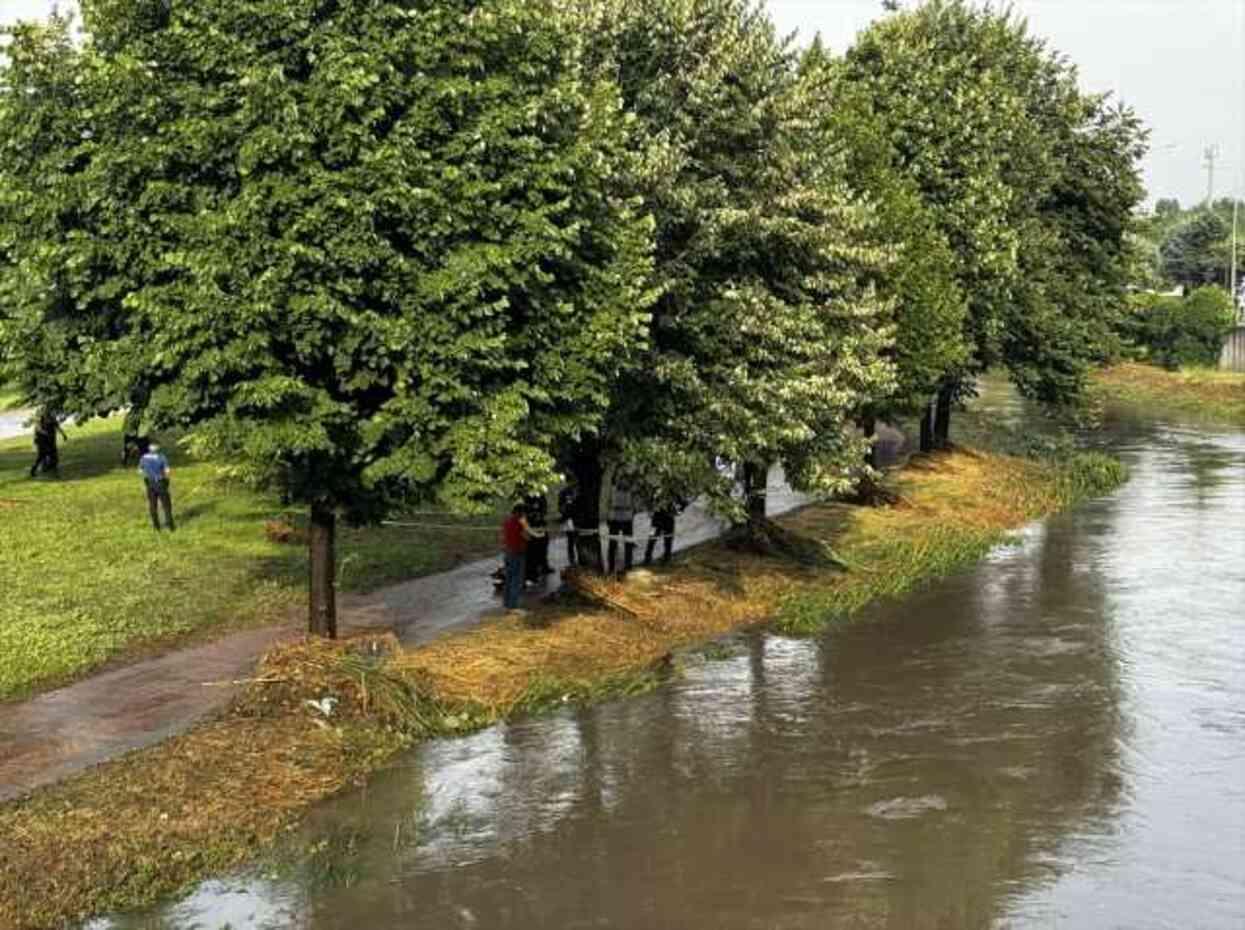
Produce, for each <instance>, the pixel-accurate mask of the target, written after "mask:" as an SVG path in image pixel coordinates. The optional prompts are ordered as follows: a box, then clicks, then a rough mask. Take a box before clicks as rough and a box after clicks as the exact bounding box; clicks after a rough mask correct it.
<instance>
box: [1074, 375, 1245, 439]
mask: <svg viewBox="0 0 1245 930" xmlns="http://www.w3.org/2000/svg"><path fill="white" fill-rule="evenodd" d="M1094 392H1095V394H1096V395H1097V396H1098V397H1100V398H1102V399H1103V400H1106V401H1109V402H1111V403H1114V404H1122V405H1125V406H1131V407H1135V408H1139V409H1144V410H1146V411H1147V412H1154V413H1160V414H1167V415H1169V416H1175V417H1180V418H1182V419H1191V420H1195V421H1197V422H1203V423H1220V424H1224V425H1228V426H1245V374H1239V373H1233V372H1226V371H1215V370H1213V369H1209V368H1191V369H1184V370H1181V371H1166V370H1164V369H1162V368H1155V367H1153V366H1151V365H1138V364H1126V365H1117V366H1115V367H1113V368H1108V369H1105V370H1103V371H1101V372H1099V373H1098V374H1097V376H1096V377H1095V379H1094Z"/></svg>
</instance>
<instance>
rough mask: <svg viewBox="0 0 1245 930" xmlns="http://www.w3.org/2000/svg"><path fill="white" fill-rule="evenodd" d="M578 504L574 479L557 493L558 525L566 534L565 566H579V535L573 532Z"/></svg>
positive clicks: (577, 491) (577, 489) (577, 493)
mask: <svg viewBox="0 0 1245 930" xmlns="http://www.w3.org/2000/svg"><path fill="white" fill-rule="evenodd" d="M578 504H579V488H578V486H577V485H576V484H575V479H573V478H572V479H571V480H570V481H568V482H567V484H566V486H565V487H564V488H562V490H561V491H559V492H558V523H559V524H560V526H561V527H562V532H563V533H565V534H566V564H567V565H570V566H571V567H572V568H573V567H574V566H576V565H578V564H579V533H578V532H576V530H575V508H576V507H577V506H578Z"/></svg>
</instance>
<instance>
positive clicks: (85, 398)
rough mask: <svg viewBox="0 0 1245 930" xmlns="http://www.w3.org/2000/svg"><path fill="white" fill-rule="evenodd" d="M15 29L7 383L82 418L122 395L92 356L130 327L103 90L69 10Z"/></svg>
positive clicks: (7, 209) (4, 193)
mask: <svg viewBox="0 0 1245 930" xmlns="http://www.w3.org/2000/svg"><path fill="white" fill-rule="evenodd" d="M3 34H4V35H5V36H7V38H8V40H9V41H8V43H7V45H6V47H5V55H4V58H3V59H2V60H0V380H6V381H8V382H10V383H12V384H14V385H15V386H16V387H17V389H18V391H19V392H20V394H21V401H22V402H23V403H25V404H27V405H29V406H32V407H38V408H40V409H42V410H43V411H45V412H47V413H50V414H52V415H56V416H62V415H69V414H72V415H75V416H77V417H78V418H79V419H82V418H85V417H89V416H91V415H93V414H96V413H100V412H106V411H107V410H109V409H112V408H115V407H116V406H118V405H119V404H120V403H121V402H122V399H121V398H118V397H116V396H114V395H113V394H112V393H111V392H110V382H109V379H108V378H106V377H105V376H104V375H103V373H102V372H101V371H99V370H98V369H97V368H96V367H94V366H93V365H92V356H91V353H90V347H91V346H92V345H94V344H95V343H97V342H98V341H100V340H107V339H110V338H112V337H113V336H115V335H116V334H117V333H118V331H119V329H118V327H119V326H120V323H121V317H120V313H119V310H120V300H119V294H120V289H118V288H117V287H116V268H115V267H113V266H112V265H111V264H110V262H109V257H110V256H109V254H108V250H107V249H106V248H105V247H103V245H102V243H101V238H100V236H99V229H98V227H97V225H96V223H95V216H94V214H95V211H94V210H93V203H94V201H93V198H94V197H95V196H96V195H94V194H93V193H92V187H91V183H90V178H89V174H90V166H91V153H92V151H93V149H94V147H95V145H96V142H95V138H94V136H95V128H96V127H97V123H96V120H95V118H94V112H93V108H92V102H93V96H92V94H93V89H94V86H93V83H92V82H91V80H90V75H89V73H88V69H87V66H86V63H85V60H84V56H83V55H82V54H81V53H80V52H79V51H78V49H77V47H76V46H75V45H74V42H73V38H72V23H71V21H70V20H69V19H68V18H66V17H61V16H53V17H51V18H50V19H49V20H48V21H46V22H40V23H25V24H19V25H17V26H15V27H12V28H10V29H7V30H5V31H4V33H3Z"/></svg>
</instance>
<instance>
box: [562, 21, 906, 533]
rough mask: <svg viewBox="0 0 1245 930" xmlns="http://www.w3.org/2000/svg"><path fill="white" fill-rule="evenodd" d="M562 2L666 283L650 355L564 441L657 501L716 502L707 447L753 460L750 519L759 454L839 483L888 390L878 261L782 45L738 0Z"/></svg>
mask: <svg viewBox="0 0 1245 930" xmlns="http://www.w3.org/2000/svg"><path fill="white" fill-rule="evenodd" d="M577 9H578V12H579V16H580V19H581V22H582V24H583V25H582V29H583V31H584V33H585V34H586V35H588V36H590V37H591V38H590V46H589V54H590V55H591V57H592V62H593V66H594V67H595V68H596V69H597V71H598V72H599V73H602V74H608V75H610V76H612V77H614V78H615V79H616V80H617V81H618V83H619V85H620V87H621V88H622V93H623V99H624V103H625V106H626V108H627V109H628V111H629V112H630V113H632V114H633V115H634V116H635V118H636V123H637V125H636V127H635V131H636V139H637V141H636V149H637V151H639V152H641V153H642V155H643V159H642V162H641V164H640V165H639V168H638V170H637V171H636V172H635V173H634V174H633V175H631V177H630V178H629V179H628V181H629V183H630V185H631V189H633V190H635V191H637V192H638V193H639V194H640V195H641V196H642V197H643V199H644V202H645V204H646V207H647V209H648V210H650V211H651V212H652V214H653V216H654V219H655V220H656V223H657V252H656V273H655V283H656V286H657V287H658V288H659V289H660V293H661V297H660V299H659V301H658V303H657V305H656V307H655V308H654V315H653V322H652V326H651V330H650V348H649V350H648V352H647V353H645V355H644V356H642V357H641V358H640V359H639V363H638V364H637V365H635V366H633V367H632V368H630V369H628V370H627V371H626V372H625V373H624V376H623V380H622V382H621V383H620V387H619V389H618V390H617V392H616V394H615V401H614V404H613V405H612V407H611V409H610V413H609V416H608V418H607V420H606V425H605V427H604V430H603V432H602V433H601V436H600V441H599V442H598V443H595V444H594V445H593V447H592V448H590V449H587V450H585V449H583V448H580V449H579V450H577V455H576V456H575V464H576V469H577V472H578V473H579V474H580V476H581V480H584V483H585V484H586V485H588V486H591V484H592V483H593V480H594V475H596V474H599V472H600V467H601V458H602V456H603V455H614V456H617V457H619V458H621V460H622V463H623V467H624V468H625V469H626V470H627V471H628V472H629V474H630V477H631V480H632V483H633V484H637V485H639V486H641V487H642V488H645V489H646V490H649V491H650V492H651V493H653V494H656V495H660V494H661V493H662V492H663V491H668V490H669V489H670V488H671V487H672V486H673V487H677V488H679V489H681V490H682V491H683V492H684V493H689V492H690V493H696V492H700V491H708V492H710V493H714V494H716V495H717V497H718V500H719V501H720V502H723V503H725V496H724V492H725V490H726V488H725V484H724V483H723V482H722V481H721V479H720V476H718V475H717V474H716V473H715V472H714V471H713V470H712V469H711V468H710V463H711V461H712V459H713V457H714V456H715V455H722V456H725V457H726V458H728V459H730V460H733V461H735V462H739V463H745V464H746V465H747V466H748V467H749V471H750V474H751V484H752V486H753V487H754V489H755V491H756V493H755V494H754V495H753V496H752V498H751V502H750V503H751V513H752V515H753V517H755V518H757V521H754V522H758V521H759V519H760V518H761V517H762V516H763V513H764V497H763V494H762V492H761V483H760V479H761V477H762V476H763V474H764V472H765V471H766V470H767V469H768V467H769V465H770V464H771V463H775V462H777V463H781V464H782V465H783V466H784V468H785V470H786V473H787V477H788V479H789V480H790V481H791V482H792V484H794V485H795V486H796V487H799V488H801V489H805V490H808V491H811V492H814V493H820V494H831V493H834V492H836V491H840V490H842V489H844V488H845V487H846V486H847V485H848V484H849V483H850V482H851V480H852V479H853V476H854V474H855V471H856V466H857V465H858V463H859V460H860V456H861V455H862V454H863V452H862V450H863V446H862V444H861V442H860V440H859V439H858V437H857V436H855V435H854V433H853V432H852V431H851V430H850V429H849V428H848V426H849V425H850V421H851V416H852V414H853V412H854V411H855V410H857V409H858V408H859V407H860V405H861V404H862V402H863V401H864V400H865V399H866V398H872V397H875V396H877V395H879V394H882V393H885V392H887V391H889V390H890V388H891V370H890V366H889V364H888V363H887V362H886V361H885V359H883V358H882V357H881V350H882V349H883V348H884V347H885V346H886V345H887V344H888V343H889V339H890V333H889V331H888V330H887V328H886V327H885V325H883V324H884V321H885V318H884V306H883V301H882V300H881V299H880V298H879V297H878V296H877V294H876V293H875V291H874V290H873V288H872V287H871V286H870V280H871V275H876V273H877V272H878V270H879V269H880V267H881V266H882V265H883V264H884V263H885V261H886V255H885V253H884V251H883V250H882V249H880V248H878V247H877V245H876V241H875V240H874V239H872V238H871V237H870V235H869V232H870V231H871V230H872V228H873V224H874V217H873V214H872V211H871V209H870V208H869V206H868V205H867V204H866V203H864V202H863V200H860V199H857V198H856V197H854V196H853V194H852V192H851V190H850V189H849V188H848V187H847V186H846V185H845V184H844V183H843V177H844V174H845V170H846V165H845V163H844V161H843V160H841V159H839V160H833V159H829V158H827V157H825V155H824V153H822V152H820V151H819V150H818V144H817V143H818V141H819V139H818V133H817V131H816V130H817V127H816V125H815V124H814V123H813V121H811V120H810V119H809V118H808V113H809V108H810V107H811V106H813V103H814V101H813V99H812V98H811V96H810V89H809V86H808V85H807V84H806V83H804V82H801V81H800V80H799V79H798V75H797V73H796V67H795V65H796V56H795V55H794V53H793V50H792V49H791V48H790V46H789V44H788V43H787V42H785V41H783V40H781V39H780V38H779V37H778V36H777V35H776V33H775V31H774V26H773V24H772V22H771V21H770V19H769V18H768V16H767V15H766V13H765V11H764V10H763V8H761V7H760V6H758V5H756V4H754V3H752V2H749V0H581V2H580V3H578V4H577ZM652 485H657V487H645V486H652ZM591 496H592V495H589V497H591ZM586 522H588V523H590V524H592V523H594V522H595V514H592V513H590V514H588V515H587V520H586Z"/></svg>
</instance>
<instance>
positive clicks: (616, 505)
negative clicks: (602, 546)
mask: <svg viewBox="0 0 1245 930" xmlns="http://www.w3.org/2000/svg"><path fill="white" fill-rule="evenodd" d="M607 523H608V524H609V531H610V545H609V549H608V557H607V560H606V561H607V570H608V571H609V573H610V574H611V575H613V574H615V569H616V567H617V561H618V544H619V542H620V541H621V542H622V543H623V550H624V556H623V574H626V573H627V572H629V571H631V563H632V561H633V560H634V559H635V540H634V539H632V537H633V536H634V535H635V503H634V500H633V498H632V495H631V489H630V488H628V487H626V485H623V484H620V483H615V485H614V490H613V495H612V502H611V503H610V518H609V520H608V521H607Z"/></svg>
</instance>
